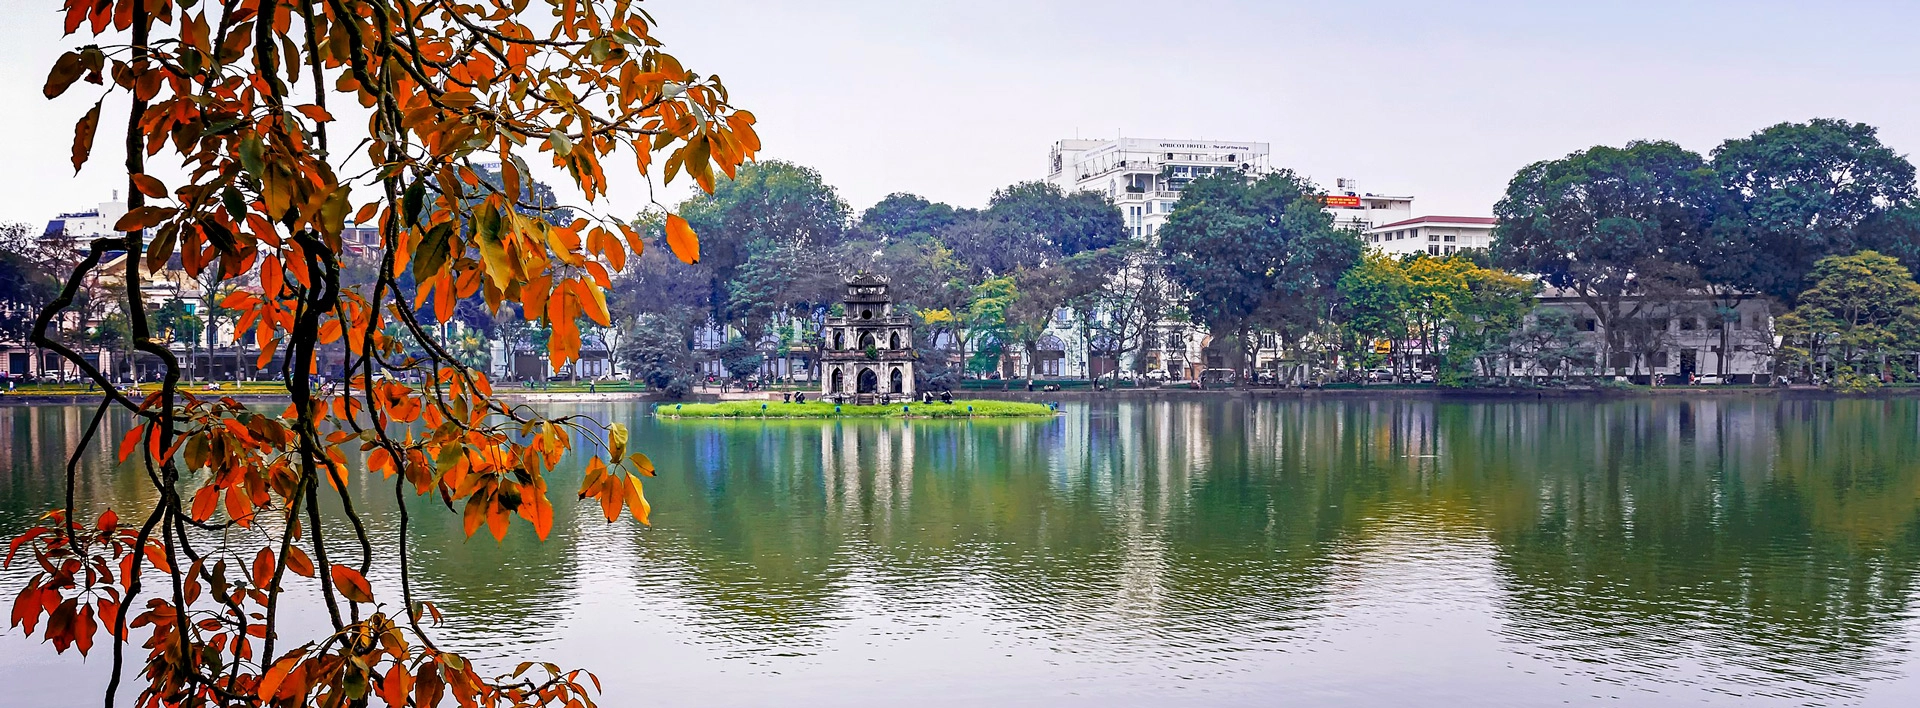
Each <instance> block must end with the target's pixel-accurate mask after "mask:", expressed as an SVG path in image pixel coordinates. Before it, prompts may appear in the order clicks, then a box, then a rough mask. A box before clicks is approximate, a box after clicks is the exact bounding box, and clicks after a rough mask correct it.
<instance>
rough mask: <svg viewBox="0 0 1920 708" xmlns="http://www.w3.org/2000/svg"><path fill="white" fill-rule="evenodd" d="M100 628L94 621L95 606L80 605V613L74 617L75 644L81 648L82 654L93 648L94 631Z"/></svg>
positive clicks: (77, 647) (84, 654)
mask: <svg viewBox="0 0 1920 708" xmlns="http://www.w3.org/2000/svg"><path fill="white" fill-rule="evenodd" d="M98 628H99V626H98V625H96V624H95V623H94V621H93V606H92V605H80V614H78V615H75V616H74V618H73V646H74V648H76V649H79V650H80V655H81V656H86V655H87V650H88V649H92V648H93V632H94V630H96V629H98Z"/></svg>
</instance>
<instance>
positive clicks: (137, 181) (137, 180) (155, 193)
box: [132, 175, 167, 199]
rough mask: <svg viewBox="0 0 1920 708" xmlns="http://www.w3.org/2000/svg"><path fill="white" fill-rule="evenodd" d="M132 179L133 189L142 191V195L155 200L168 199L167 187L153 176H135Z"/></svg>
mask: <svg viewBox="0 0 1920 708" xmlns="http://www.w3.org/2000/svg"><path fill="white" fill-rule="evenodd" d="M132 179H133V188H134V189H138V190H140V193H141V194H145V195H147V196H149V197H153V198H154V199H165V198H167V185H165V184H162V183H161V182H160V180H157V179H154V178H153V176H152V175H134V176H133V178H132Z"/></svg>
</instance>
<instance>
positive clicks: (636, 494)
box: [627, 474, 653, 526]
mask: <svg viewBox="0 0 1920 708" xmlns="http://www.w3.org/2000/svg"><path fill="white" fill-rule="evenodd" d="M627 510H628V511H631V512H633V518H634V520H635V521H638V522H640V523H642V524H646V525H648V526H652V525H653V522H651V521H648V520H647V516H648V515H649V514H651V513H652V512H653V506H652V505H650V504H648V503H647V497H646V495H644V494H641V493H640V477H639V476H637V475H631V474H630V475H627Z"/></svg>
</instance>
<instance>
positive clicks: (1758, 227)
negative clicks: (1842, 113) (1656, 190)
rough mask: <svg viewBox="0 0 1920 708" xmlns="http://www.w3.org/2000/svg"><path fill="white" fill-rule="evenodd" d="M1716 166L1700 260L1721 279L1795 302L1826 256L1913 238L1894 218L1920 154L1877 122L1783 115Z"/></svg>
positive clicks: (1730, 147) (1910, 190) (1729, 146)
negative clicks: (1914, 155) (1889, 140)
mask: <svg viewBox="0 0 1920 708" xmlns="http://www.w3.org/2000/svg"><path fill="white" fill-rule="evenodd" d="M1713 172H1714V174H1715V176H1716V178H1717V181H1718V186H1719V191H1720V193H1719V195H1718V197H1719V199H1720V202H1719V203H1718V204H1717V205H1716V206H1717V207H1718V214H1717V215H1716V217H1715V219H1714V220H1713V232H1712V237H1713V238H1711V239H1709V240H1708V243H1709V244H1710V246H1711V247H1710V250H1709V252H1708V253H1707V254H1704V255H1705V257H1703V258H1700V262H1702V263H1703V265H1705V266H1706V268H1707V273H1708V274H1709V275H1710V276H1712V277H1714V278H1715V279H1716V280H1719V281H1722V282H1726V283H1728V284H1731V285H1734V286H1737V287H1741V288H1746V289H1750V290H1753V291H1757V292H1760V293H1764V294H1767V295H1770V296H1773V297H1774V298H1776V299H1778V300H1780V301H1781V302H1786V303H1792V302H1793V301H1794V299H1795V298H1796V297H1798V296H1799V294H1800V291H1801V290H1802V289H1803V288H1806V287H1807V286H1808V285H1809V284H1808V283H1807V277H1808V273H1809V272H1810V271H1811V270H1813V268H1814V264H1815V262H1817V261H1819V260H1820V259H1821V258H1824V257H1827V256H1830V255H1844V254H1850V253H1853V252H1854V251H1857V250H1860V249H1863V248H1892V249H1901V248H1902V244H1901V243H1900V242H1902V241H1905V240H1907V239H1904V238H1902V236H1903V234H1902V232H1901V230H1900V229H1899V227H1898V225H1897V224H1894V223H1890V221H1889V220H1890V219H1891V218H1892V217H1893V212H1895V211H1897V210H1899V209H1901V208H1902V207H1906V206H1910V205H1911V204H1912V202H1913V200H1914V198H1915V192H1914V168H1913V164H1912V163H1909V162H1908V161H1907V160H1906V159H1905V158H1903V157H1901V156H1900V155H1899V154H1898V153H1895V152H1894V151H1893V150H1892V149H1890V148H1888V147H1887V146H1885V145H1882V144H1881V143H1880V139H1879V136H1878V132H1877V131H1876V130H1875V129H1874V128H1873V127H1872V126H1869V125H1866V124H1863V123H1849V122H1846V121H1840V120H1832V119H1815V120H1812V121H1808V122H1806V123H1781V124H1779V125H1774V126H1771V127H1768V128H1766V129H1764V130H1761V131H1759V132H1757V133H1754V134H1753V135H1751V136H1749V137H1746V138H1739V139H1735V140H1728V141H1726V142H1725V143H1722V144H1721V145H1720V147H1718V148H1715V149H1714V151H1713ZM1902 250H1911V249H1910V248H1907V249H1902Z"/></svg>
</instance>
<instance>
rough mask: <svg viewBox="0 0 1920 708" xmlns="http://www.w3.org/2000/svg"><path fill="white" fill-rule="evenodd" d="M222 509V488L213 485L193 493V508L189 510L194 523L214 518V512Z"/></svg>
mask: <svg viewBox="0 0 1920 708" xmlns="http://www.w3.org/2000/svg"><path fill="white" fill-rule="evenodd" d="M219 508H220V488H219V487H215V486H213V485H211V484H209V485H207V486H204V487H201V488H200V491H198V492H194V493H193V508H192V509H190V510H189V513H191V514H192V516H193V520H194V521H206V520H207V519H211V518H213V512H214V511H216V510H218V509H219Z"/></svg>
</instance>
